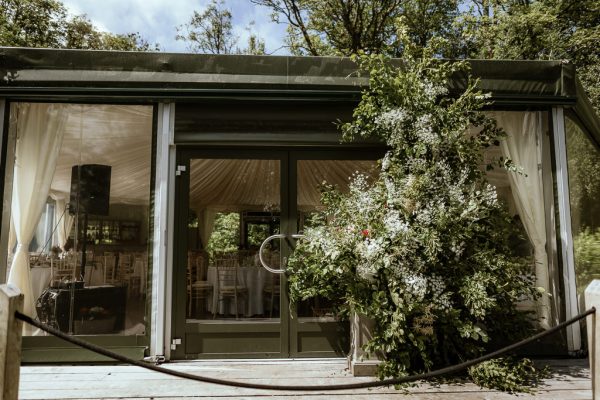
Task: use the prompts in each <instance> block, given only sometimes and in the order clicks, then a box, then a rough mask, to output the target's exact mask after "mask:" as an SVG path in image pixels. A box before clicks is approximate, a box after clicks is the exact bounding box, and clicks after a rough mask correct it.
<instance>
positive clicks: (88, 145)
mask: <svg viewBox="0 0 600 400" xmlns="http://www.w3.org/2000/svg"><path fill="white" fill-rule="evenodd" d="M11 107H14V108H13V109H12V110H11V111H12V112H11V125H14V126H16V135H17V138H18V140H17V144H16V148H15V159H16V160H15V166H14V168H13V170H12V173H13V182H14V184H13V197H12V206H11V214H12V215H11V219H12V223H11V232H10V235H9V237H10V238H11V239H10V243H9V252H8V258H9V260H8V265H9V268H10V272H9V277H10V276H11V277H10V278H9V279H16V280H18V279H21V278H22V277H23V276H27V275H28V276H29V283H30V289H26V291H27V292H29V290H31V292H30V293H28V294H27V295H26V302H27V305H28V307H30V314H31V315H33V316H36V317H37V318H38V319H40V320H41V321H42V322H45V323H47V324H49V325H52V326H55V327H57V328H59V329H60V330H62V331H64V332H68V333H71V334H76V335H96V334H143V333H144V331H145V325H144V317H145V293H146V282H147V278H146V277H147V270H148V259H147V254H148V230H149V203H150V201H149V200H150V176H151V174H150V170H151V148H152V107H149V106H118V105H83V104H48V103H15V104H13V105H12V106H11ZM100 169H104V170H105V172H106V173H105V174H103V175H102V174H99V173H98V171H99V170H100ZM100 203H101V204H100ZM24 206H26V207H25V208H24ZM24 210H27V211H24ZM21 242H22V243H21ZM17 244H22V245H26V246H27V249H28V250H29V251H28V253H27V254H26V255H25V257H22V253H19V248H20V247H19V246H17ZM20 259H21V260H24V261H25V262H24V263H23V262H21V261H20ZM23 266H24V267H25V268H27V269H28V274H25V275H23V272H24V271H23V269H22V268H23ZM26 286H27V285H26ZM31 333H33V332H31Z"/></svg>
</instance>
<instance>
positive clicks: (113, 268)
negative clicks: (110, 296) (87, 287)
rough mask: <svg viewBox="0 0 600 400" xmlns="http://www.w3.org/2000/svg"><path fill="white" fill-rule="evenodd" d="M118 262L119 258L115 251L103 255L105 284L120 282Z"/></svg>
mask: <svg viewBox="0 0 600 400" xmlns="http://www.w3.org/2000/svg"><path fill="white" fill-rule="evenodd" d="M116 262H117V260H116V257H115V255H114V254H113V253H109V252H106V253H104V256H102V269H103V271H104V279H103V281H104V284H105V285H116V284H118V283H119V279H118V278H119V277H118V275H117V265H116Z"/></svg>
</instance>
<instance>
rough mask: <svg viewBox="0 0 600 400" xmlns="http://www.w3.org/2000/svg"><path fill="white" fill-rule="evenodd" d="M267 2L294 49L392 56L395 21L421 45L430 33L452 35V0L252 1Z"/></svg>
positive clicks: (454, 10) (399, 48)
mask: <svg viewBox="0 0 600 400" xmlns="http://www.w3.org/2000/svg"><path fill="white" fill-rule="evenodd" d="M252 2H253V3H255V4H258V5H262V6H265V7H268V8H270V9H271V11H272V18H273V21H275V22H285V23H287V24H288V33H289V36H288V38H287V42H288V46H289V47H290V50H291V52H292V53H294V54H298V55H301V54H309V55H313V56H318V55H330V54H338V55H351V54H356V53H358V52H364V53H368V54H373V53H383V54H389V55H393V56H398V55H400V54H401V52H402V46H401V44H400V43H399V42H398V40H397V35H396V31H397V21H398V18H399V17H403V19H404V21H403V24H404V25H405V27H406V29H407V32H408V34H409V36H411V37H412V39H413V40H414V42H415V43H417V44H419V45H420V46H421V47H424V46H425V45H426V44H427V42H428V41H429V40H430V39H431V38H432V37H436V36H438V37H449V36H451V35H452V31H453V28H452V22H453V20H454V18H455V17H456V15H457V14H458V0H252Z"/></svg>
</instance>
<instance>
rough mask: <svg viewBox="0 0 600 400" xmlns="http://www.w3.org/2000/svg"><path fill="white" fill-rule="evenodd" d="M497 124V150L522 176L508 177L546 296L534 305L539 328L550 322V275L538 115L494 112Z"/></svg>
mask: <svg viewBox="0 0 600 400" xmlns="http://www.w3.org/2000/svg"><path fill="white" fill-rule="evenodd" d="M494 117H495V118H496V121H498V125H499V126H501V127H502V128H503V129H504V130H505V131H506V133H507V138H506V140H503V141H502V142H501V145H500V148H501V150H502V154H503V156H504V157H508V158H510V159H511V160H512V161H513V162H514V163H515V165H517V166H519V167H521V168H522V169H523V171H522V172H523V173H522V174H519V173H515V172H510V173H509V174H508V178H509V181H510V188H511V191H512V194H513V199H514V201H515V206H516V209H517V211H518V213H519V216H520V218H521V221H522V222H523V225H524V227H525V231H526V232H527V236H528V237H529V240H530V242H531V244H532V246H533V249H534V257H535V275H536V284H537V286H538V287H542V288H544V290H545V293H544V294H543V295H542V298H541V299H540V300H539V302H538V305H537V311H538V316H539V317H540V324H541V325H542V327H545V328H547V327H549V325H550V321H551V310H550V299H549V297H548V293H549V290H550V285H549V272H548V254H547V253H546V220H545V212H544V187H543V184H542V124H541V119H540V115H539V113H538V112H496V113H494Z"/></svg>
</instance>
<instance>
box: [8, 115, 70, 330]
mask: <svg viewBox="0 0 600 400" xmlns="http://www.w3.org/2000/svg"><path fill="white" fill-rule="evenodd" d="M69 109H70V106H68V105H55V104H43V103H29V104H19V105H18V111H17V115H18V117H17V118H18V120H17V144H16V148H15V166H14V179H13V192H12V203H11V211H12V212H11V216H12V221H13V224H14V228H15V234H16V238H17V250H16V252H15V254H14V257H13V260H12V265H11V268H10V273H9V275H8V283H10V284H13V285H15V286H17V287H18V288H19V289H20V290H21V293H23V296H24V304H23V312H24V313H25V314H27V315H30V316H34V315H35V306H34V303H35V300H36V299H34V298H33V289H32V286H31V274H30V271H29V252H28V249H29V243H30V242H31V239H32V238H33V234H34V231H35V228H36V226H37V225H38V221H39V219H40V216H41V214H42V210H43V208H44V205H45V204H46V202H47V199H48V193H49V191H50V182H51V181H52V175H53V174H54V170H55V168H56V163H57V160H58V154H59V150H60V147H61V144H62V141H63V136H64V126H65V123H66V121H67V118H68V113H69ZM23 331H24V334H30V333H32V329H31V327H30V326H29V325H27V324H24V325H23Z"/></svg>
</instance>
